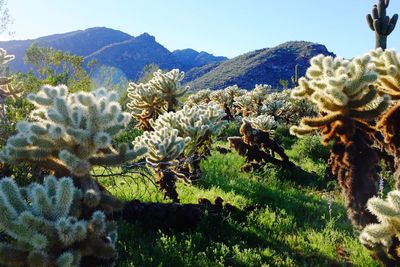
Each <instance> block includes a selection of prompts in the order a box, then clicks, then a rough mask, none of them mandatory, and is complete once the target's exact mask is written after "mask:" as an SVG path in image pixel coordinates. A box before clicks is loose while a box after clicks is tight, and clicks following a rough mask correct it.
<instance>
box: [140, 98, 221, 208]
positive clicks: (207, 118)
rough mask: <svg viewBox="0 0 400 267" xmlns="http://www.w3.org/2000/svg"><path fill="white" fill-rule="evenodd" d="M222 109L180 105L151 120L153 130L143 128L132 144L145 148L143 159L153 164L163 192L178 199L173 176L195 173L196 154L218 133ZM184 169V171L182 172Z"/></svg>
mask: <svg viewBox="0 0 400 267" xmlns="http://www.w3.org/2000/svg"><path fill="white" fill-rule="evenodd" d="M224 115H225V113H224V112H223V111H222V110H221V109H220V108H219V107H218V106H216V105H211V104H210V105H199V106H194V107H189V106H184V107H183V109H182V110H179V111H177V112H168V113H164V114H163V115H161V116H159V117H158V119H157V120H155V121H153V120H151V121H150V123H151V126H152V128H153V129H154V131H150V132H145V133H144V134H143V135H142V136H139V137H137V138H136V139H135V141H134V142H133V145H134V146H135V147H136V146H144V147H146V148H147V149H148V153H147V155H146V160H147V162H148V163H149V164H150V165H151V166H152V167H154V169H155V171H156V174H157V176H158V179H157V184H158V185H159V186H160V189H161V190H164V191H166V193H165V195H166V196H168V197H170V198H171V199H173V200H174V201H175V202H179V199H178V194H177V192H176V188H175V182H176V180H177V178H181V179H183V180H184V181H186V182H190V177H189V176H191V177H193V173H196V175H198V173H199V165H198V164H199V161H200V156H199V155H202V156H204V155H205V154H206V151H208V149H209V147H210V145H211V142H212V138H213V136H216V135H218V134H219V133H220V132H221V130H222V128H223V127H224V125H225V124H226V122H225V121H222V120H221V118H222V117H223V116H224ZM182 169H185V172H186V173H187V174H185V175H186V176H185V175H184V174H182V173H181V170H182Z"/></svg>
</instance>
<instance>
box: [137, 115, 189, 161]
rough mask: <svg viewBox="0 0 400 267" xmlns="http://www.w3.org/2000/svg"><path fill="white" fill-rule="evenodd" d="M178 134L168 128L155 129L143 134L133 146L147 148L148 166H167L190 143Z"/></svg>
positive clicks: (176, 131) (187, 138)
mask: <svg viewBox="0 0 400 267" xmlns="http://www.w3.org/2000/svg"><path fill="white" fill-rule="evenodd" d="M167 114H168V113H167ZM178 134H179V131H178V130H176V129H171V128H169V127H162V128H156V129H155V131H151V132H144V133H143V134H142V135H141V136H139V137H137V138H136V139H135V141H134V142H133V144H134V145H135V146H138V147H141V146H144V147H147V148H148V151H147V154H146V155H145V156H146V160H147V162H149V163H150V164H166V165H169V164H172V162H173V161H175V160H176V159H177V158H178V157H179V156H180V155H181V154H182V152H183V150H184V149H185V143H187V142H189V141H190V138H189V137H186V138H182V137H179V136H178Z"/></svg>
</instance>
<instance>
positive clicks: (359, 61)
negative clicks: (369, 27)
mask: <svg viewBox="0 0 400 267" xmlns="http://www.w3.org/2000/svg"><path fill="white" fill-rule="evenodd" d="M377 78H378V75H377V74H376V73H375V72H374V71H373V66H371V65H370V57H369V56H368V55H366V56H363V57H361V58H354V59H353V60H351V61H349V60H344V59H341V58H335V59H333V58H332V57H325V56H323V55H319V56H316V57H314V58H312V59H311V66H310V68H309V69H308V70H307V73H306V77H302V78H301V79H300V80H299V84H300V86H299V87H297V88H295V89H294V90H293V93H292V96H293V97H302V98H309V99H310V100H311V101H312V102H313V103H314V104H316V105H317V107H318V109H319V111H320V113H321V116H320V117H314V118H308V117H306V118H303V119H302V120H301V122H300V125H299V126H293V127H291V132H292V134H295V135H297V136H302V135H305V134H307V133H311V132H314V131H317V130H320V129H321V130H322V131H321V134H322V141H323V143H325V144H326V143H328V142H329V141H331V140H333V142H334V144H333V148H332V150H331V159H330V162H331V167H332V172H333V174H335V175H336V176H337V178H338V180H339V184H340V185H341V187H342V190H343V193H344V195H345V198H346V205H347V208H348V214H349V217H350V219H351V220H352V222H353V223H354V224H355V225H359V226H365V225H366V224H368V223H371V222H374V221H375V218H374V216H372V215H371V214H370V213H369V212H368V211H367V209H366V204H367V201H368V199H369V198H371V197H373V196H374V195H375V194H376V185H375V182H376V179H377V166H376V165H377V163H378V158H377V155H376V153H375V151H374V149H373V148H371V145H372V140H371V134H373V133H375V132H376V130H375V128H373V127H372V126H370V125H369V124H368V121H370V120H373V119H375V118H377V117H378V116H379V115H380V114H382V113H383V112H384V111H385V110H386V108H387V107H388V105H389V100H390V97H388V96H386V95H384V96H383V97H380V96H378V91H377V90H376V88H375V86H374V82H376V80H377Z"/></svg>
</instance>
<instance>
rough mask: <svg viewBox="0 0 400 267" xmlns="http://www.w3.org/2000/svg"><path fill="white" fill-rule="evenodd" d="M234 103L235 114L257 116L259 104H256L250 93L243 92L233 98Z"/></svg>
mask: <svg viewBox="0 0 400 267" xmlns="http://www.w3.org/2000/svg"><path fill="white" fill-rule="evenodd" d="M234 100H235V102H234V105H235V107H236V110H237V112H236V115H241V116H242V117H252V116H257V114H259V112H260V108H261V107H260V106H259V105H257V104H256V103H255V102H254V101H253V98H252V97H251V95H250V94H245V95H242V96H238V97H235V98H234Z"/></svg>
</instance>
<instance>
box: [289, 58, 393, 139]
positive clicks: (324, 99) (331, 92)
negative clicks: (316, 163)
mask: <svg viewBox="0 0 400 267" xmlns="http://www.w3.org/2000/svg"><path fill="white" fill-rule="evenodd" d="M369 60H370V57H369V56H364V57H362V58H355V59H353V60H352V61H348V60H344V59H339V58H335V59H333V58H332V57H325V56H323V55H319V56H316V57H314V58H312V59H311V67H310V68H309V69H308V70H307V73H306V78H304V77H303V78H301V79H300V80H299V83H300V86H299V87H297V88H295V89H293V93H292V96H293V97H305V98H309V99H310V100H311V101H312V102H313V103H314V104H316V105H317V107H318V109H319V110H320V111H321V112H323V113H325V114H326V115H325V116H323V117H320V118H304V119H302V120H301V122H300V126H293V127H292V128H291V132H292V133H293V134H296V135H298V136H301V135H304V134H306V133H310V132H313V131H315V130H317V129H319V128H320V127H322V126H324V125H327V124H329V123H332V122H334V121H337V120H340V119H341V118H343V117H349V118H352V119H353V120H356V121H368V120H372V119H374V118H376V117H378V116H379V115H380V114H381V113H382V112H383V111H385V110H386V108H387V107H388V105H389V97H387V96H386V95H385V96H384V97H377V90H376V89H375V87H374V86H373V83H374V82H375V81H376V80H377V78H378V76H377V74H376V73H375V72H374V67H373V65H372V64H370V61H369Z"/></svg>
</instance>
